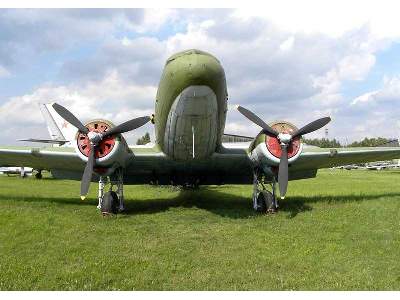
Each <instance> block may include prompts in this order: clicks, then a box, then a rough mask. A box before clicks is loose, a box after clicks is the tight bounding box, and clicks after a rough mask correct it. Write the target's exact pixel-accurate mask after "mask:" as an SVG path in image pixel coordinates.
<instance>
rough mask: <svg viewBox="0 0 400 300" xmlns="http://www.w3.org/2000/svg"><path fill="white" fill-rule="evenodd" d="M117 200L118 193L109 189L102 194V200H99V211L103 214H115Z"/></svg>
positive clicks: (116, 211)
mask: <svg viewBox="0 0 400 300" xmlns="http://www.w3.org/2000/svg"><path fill="white" fill-rule="evenodd" d="M118 206H119V200H118V195H117V193H116V192H114V191H109V192H107V193H105V194H104V196H103V201H101V207H100V211H101V213H102V214H103V215H109V214H117V213H118Z"/></svg>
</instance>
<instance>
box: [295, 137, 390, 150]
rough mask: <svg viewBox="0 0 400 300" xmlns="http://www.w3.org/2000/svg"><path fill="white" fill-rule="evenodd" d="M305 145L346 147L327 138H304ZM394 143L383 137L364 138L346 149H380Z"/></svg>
mask: <svg viewBox="0 0 400 300" xmlns="http://www.w3.org/2000/svg"><path fill="white" fill-rule="evenodd" d="M302 141H303V143H306V144H308V145H313V146H317V147H321V148H340V147H343V146H344V145H342V144H340V142H339V141H338V140H336V139H333V140H330V139H326V138H322V139H305V138H302ZM391 142H394V140H393V139H387V138H383V137H378V138H367V137H366V138H364V139H363V140H361V141H355V142H352V143H351V144H348V145H346V147H378V146H383V145H385V144H388V143H391Z"/></svg>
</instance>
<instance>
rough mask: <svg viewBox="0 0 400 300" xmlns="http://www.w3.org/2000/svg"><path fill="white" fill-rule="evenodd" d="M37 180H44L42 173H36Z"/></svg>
mask: <svg viewBox="0 0 400 300" xmlns="http://www.w3.org/2000/svg"><path fill="white" fill-rule="evenodd" d="M35 178H36V179H42V178H43V175H42V173H40V172H38V173H36V175H35Z"/></svg>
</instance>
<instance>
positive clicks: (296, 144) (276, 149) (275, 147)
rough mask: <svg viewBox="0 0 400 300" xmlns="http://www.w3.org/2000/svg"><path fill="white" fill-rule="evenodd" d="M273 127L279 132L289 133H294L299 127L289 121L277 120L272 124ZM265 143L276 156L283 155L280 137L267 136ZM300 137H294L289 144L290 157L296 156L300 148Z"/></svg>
mask: <svg viewBox="0 0 400 300" xmlns="http://www.w3.org/2000/svg"><path fill="white" fill-rule="evenodd" d="M271 127H272V128H273V129H275V130H276V131H277V132H279V133H288V134H292V133H293V132H294V131H296V130H297V128H296V127H295V126H294V125H292V124H290V123H288V122H276V123H274V124H272V125H271ZM265 144H266V145H267V148H268V151H269V152H270V153H271V154H272V155H273V156H275V157H277V158H280V157H281V155H282V150H281V144H280V142H279V139H277V138H275V137H270V136H267V137H266V140H265ZM300 144H301V142H300V137H296V138H294V139H293V140H292V141H291V143H290V144H289V148H288V158H292V157H293V156H295V155H296V154H297V153H298V152H299V150H300Z"/></svg>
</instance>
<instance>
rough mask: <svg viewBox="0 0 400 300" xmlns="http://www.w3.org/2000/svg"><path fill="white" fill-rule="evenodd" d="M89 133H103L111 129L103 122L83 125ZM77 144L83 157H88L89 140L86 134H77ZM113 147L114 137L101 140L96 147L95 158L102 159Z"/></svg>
mask: <svg viewBox="0 0 400 300" xmlns="http://www.w3.org/2000/svg"><path fill="white" fill-rule="evenodd" d="M85 126H86V127H87V129H89V131H92V132H98V133H104V132H106V131H107V130H108V129H110V128H111V125H110V124H108V123H107V122H105V121H92V122H90V123H88V124H86V125H85ZM76 142H77V144H78V148H79V151H80V152H81V153H82V154H83V155H85V156H86V157H88V156H89V153H90V140H89V138H88V136H87V135H86V134H83V133H80V132H78V137H77V141H76ZM114 146H115V136H108V137H106V138H104V139H103V140H101V141H100V142H99V144H98V145H97V146H96V150H95V158H102V157H105V156H107V155H108V154H110V152H111V151H112V149H113V148H114Z"/></svg>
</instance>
